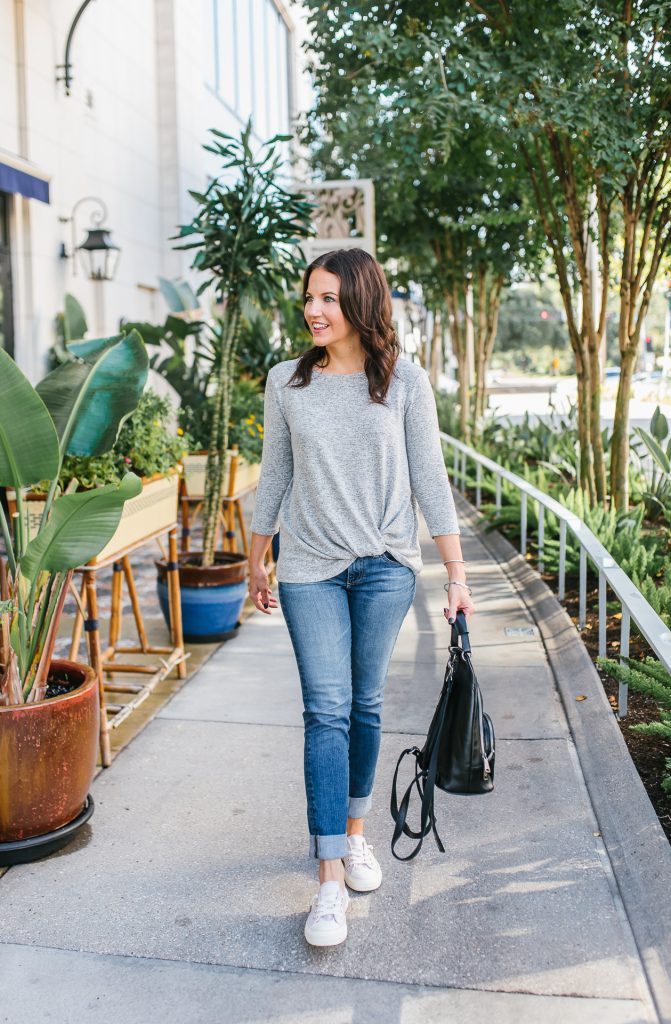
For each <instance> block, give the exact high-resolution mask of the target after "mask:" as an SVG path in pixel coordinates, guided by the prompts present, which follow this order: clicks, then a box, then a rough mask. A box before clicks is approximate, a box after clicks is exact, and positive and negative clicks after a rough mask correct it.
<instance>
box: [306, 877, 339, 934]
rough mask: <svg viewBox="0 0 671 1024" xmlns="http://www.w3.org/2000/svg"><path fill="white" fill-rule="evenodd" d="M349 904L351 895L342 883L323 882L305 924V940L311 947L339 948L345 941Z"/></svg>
mask: <svg viewBox="0 0 671 1024" xmlns="http://www.w3.org/2000/svg"><path fill="white" fill-rule="evenodd" d="M349 902H350V900H349V893H348V892H347V889H343V888H341V886H340V882H322V884H321V885H320V886H319V891H318V892H317V893H315V896H314V899H313V900H312V907H311V908H310V913H309V914H308V919H307V921H306V922H305V938H306V939H307V941H308V942H309V943H310V945H311V946H337V945H338V943H340V942H344V941H345V939H346V938H347V921H346V920H345V914H346V913H347V908H348V907H349Z"/></svg>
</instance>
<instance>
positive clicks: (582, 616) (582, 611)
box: [578, 543, 587, 629]
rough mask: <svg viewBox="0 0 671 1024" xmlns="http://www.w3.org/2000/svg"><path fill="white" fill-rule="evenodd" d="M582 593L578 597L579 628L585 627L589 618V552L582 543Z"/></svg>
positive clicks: (580, 586) (580, 584) (580, 587)
mask: <svg viewBox="0 0 671 1024" xmlns="http://www.w3.org/2000/svg"><path fill="white" fill-rule="evenodd" d="M579 589H580V594H579V598H578V629H584V628H585V622H586V620H587V552H586V551H585V549H584V547H583V546H582V543H581V544H580V583H579Z"/></svg>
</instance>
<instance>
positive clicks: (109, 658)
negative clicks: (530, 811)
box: [70, 526, 186, 768]
mask: <svg viewBox="0 0 671 1024" xmlns="http://www.w3.org/2000/svg"><path fill="white" fill-rule="evenodd" d="M164 532H165V529H164V528H161V529H160V530H157V531H156V533H154V534H152V535H150V536H148V537H144V538H143V539H142V540H141V541H138V542H137V543H135V544H131V545H129V546H128V547H127V548H126V549H124V550H121V551H116V552H115V553H114V555H113V556H111V557H110V558H108V559H104V560H102V561H96V563H95V564H91V565H85V566H82V567H81V568H80V569H77V570H76V571H77V572H78V573H80V574H81V577H82V581H81V585H80V587H79V590H77V588H76V587H74V586H73V585H72V584H71V589H72V592H73V595H74V597H75V600H76V602H77V612H76V613H75V622H74V626H73V630H72V642H71V645H70V658H71V659H72V660H73V661H76V660H77V652H78V650H79V643H80V640H81V636H82V629H83V630H84V631H85V633H86V640H87V647H88V656H89V664H90V666H91V668H93V669H94V671H95V672H96V674H97V676H98V686H99V692H100V756H101V761H102V766H103V768H108V767H109V765H110V764H111V761H112V758H111V746H110V730H111V729H116V728H118V726H120V725H121V723H122V722H124V721H125V720H126V719H127V718H128V716H129V715H130V714H132V712H133V711H134V710H135V709H136V708H137V707H139V706H140V704H142V703H144V701H145V700H146V699H147V697H149V695H150V694H151V693H153V691H154V690H155V689H156V687H157V686H158V685H159V683H160V682H162V680H163V679H165V678H166V676H167V675H168V674H169V673H170V672H171V671H172V670H173V669H176V670H177V677H178V678H179V679H186V656H185V653H184V638H183V635H182V606H181V603H180V590H179V570H178V563H177V527H176V526H172V527H171V528H170V529H169V531H168V573H167V577H168V601H169V605H170V623H171V627H170V632H171V644H170V646H166V647H156V646H152V645H151V644H150V643H149V640H148V638H147V631H146V629H145V625H144V619H143V617H142V611H141V609H140V602H139V599H138V594H137V589H136V586H135V579H134V577H133V569H132V566H131V561H130V555H131V554H133V552H134V551H137V550H138V549H139V548H141V547H143V546H144V545H145V544H147V543H148V542H149V541H153V540H156V541H158V542H159V545H160V541H159V537H160V536H161V534H163V533H164ZM109 565H112V567H113V573H112V600H111V612H110V625H109V640H108V644H107V647H106V648H105V649H104V650H103V649H102V648H101V642H100V627H99V623H98V596H97V580H96V577H97V574H98V571H99V570H100V569H104V568H107V567H108V566H109ZM124 580H125V582H126V586H127V588H128V595H129V597H130V602H131V607H132V610H133V618H134V620H135V629H136V632H137V639H138V642H137V644H134V645H133V646H130V647H129V646H123V647H121V646H119V641H120V635H121V618H122V596H123V584H124ZM121 654H124V655H126V654H143V655H145V654H149V655H151V654H154V655H159V657H158V659H157V661H155V662H153V663H150V664H137V662H136V663H133V664H128V663H124V662H120V661H118V660H117V657H118V656H119V655H121ZM124 672H126V673H132V674H133V675H143V676H147V677H148V678H147V681H146V682H145V683H121V682H115V681H114V680H113V676H114V675H117V674H118V673H124ZM105 675H106V676H107V679H105V678H104V676H105ZM120 693H127V694H131V699H130V700H128V701H126V702H124V703H121V704H119V703H108V701H107V695H108V694H120Z"/></svg>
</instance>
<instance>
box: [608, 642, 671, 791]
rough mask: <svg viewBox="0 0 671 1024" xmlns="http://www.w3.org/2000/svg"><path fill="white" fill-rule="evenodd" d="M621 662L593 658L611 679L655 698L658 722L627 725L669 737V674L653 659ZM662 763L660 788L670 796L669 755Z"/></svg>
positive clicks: (670, 682) (670, 698) (633, 728)
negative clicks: (621, 663)
mask: <svg viewBox="0 0 671 1024" xmlns="http://www.w3.org/2000/svg"><path fill="white" fill-rule="evenodd" d="M624 661H625V662H626V664H624V665H620V664H619V662H617V661H612V660H611V659H610V658H597V664H598V665H599V666H600V667H601V668H602V669H603V670H604V671H605V672H607V673H608V675H610V676H612V677H613V679H616V680H617V681H618V682H620V683H626V684H627V685H628V686H630V687H631V689H632V690H635V691H636V693H643V694H645V695H646V696H647V697H652V698H653V700H656V701H657V704H658V706H659V712H660V716H659V721H658V722H639V723H638V724H637V725H632V726H631V727H630V728H631V729H632V731H634V730H635V731H636V732H641V733H646V734H647V735H648V736H663V737H664V739H667V740H671V676H670V675H669V673H668V672H667V671H666V669H665V668H664V667H663V666H662V665H660V664H659V662H658V661H656V660H655V659H654V658H646V659H645V661H634V660H632V659H631V658H625V659H624ZM665 766H666V772H665V773H664V775H663V776H662V788H663V789H664V791H665V792H666V793H669V794H670V795H671V757H667V758H666V759H665Z"/></svg>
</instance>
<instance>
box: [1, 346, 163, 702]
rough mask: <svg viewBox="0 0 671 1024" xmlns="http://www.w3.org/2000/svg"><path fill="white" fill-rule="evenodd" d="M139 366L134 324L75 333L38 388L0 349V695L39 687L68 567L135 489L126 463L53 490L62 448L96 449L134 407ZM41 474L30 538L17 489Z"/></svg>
mask: <svg viewBox="0 0 671 1024" xmlns="http://www.w3.org/2000/svg"><path fill="white" fill-rule="evenodd" d="M70 366H72V367H73V368H74V372H72V371H69V369H68V368H69V367H70ZM64 371H67V372H64ZM146 374H147V356H146V353H145V352H144V346H143V345H142V339H141V338H139V336H138V335H136V334H133V333H131V335H129V336H121V337H115V338H107V339H97V340H96V341H94V342H91V343H83V344H82V345H81V346H78V350H77V353H76V354H73V357H72V362H68V363H67V364H63V365H62V366H60V367H58V368H57V369H56V370H54V371H53V372H52V373H51V374H49V376H48V377H46V378H45V379H44V380H43V381H42V382H41V383H40V384H39V385H38V387H37V388H36V389H35V388H33V387H32V385H31V384H30V383H29V381H28V380H27V378H26V377H25V376H24V375H23V374H22V373H21V371H20V370H19V368H18V367H17V366H16V364H15V363H14V362H13V360H12V359H11V358H10V357H9V356H8V355H7V353H5V352H3V351H1V350H0V482H1V483H2V484H3V485H5V486H11V487H13V488H14V489H15V495H16V504H17V512H18V515H17V516H16V518H15V521H14V526H15V529H14V532H13V534H12V533H11V532H10V529H9V524H8V523H7V519H6V516H5V513H4V511H3V509H2V505H0V529H1V531H2V536H3V541H4V545H5V550H6V554H7V563H8V568H9V574H8V575H9V578H8V587H9V598H8V599H5V600H4V601H3V604H2V608H1V609H0V665H1V666H2V667H1V668H0V704H10V705H14V704H21V703H23V702H24V701H27V700H28V699H29V698H30V699H36V700H41V699H42V698H43V697H44V695H45V693H46V684H47V676H48V671H49V665H50V661H51V656H52V652H53V645H54V643H55V637H56V631H57V630H58V624H59V620H60V616H61V613H62V609H63V601H64V599H65V595H66V593H67V586H68V583H69V580H70V578H71V574H72V570H73V569H74V568H76V567H77V566H79V565H81V564H83V563H84V562H86V561H88V560H89V559H90V558H92V557H93V556H95V555H96V554H98V552H99V551H101V550H102V549H103V548H104V547H105V545H106V544H107V542H108V541H109V540H110V538H111V537H112V535H113V533H114V531H115V530H116V527H117V525H118V523H119V519H120V517H121V513H122V511H123V506H124V503H125V501H126V500H127V499H128V498H131V497H133V496H134V495H135V494H138V493H139V491H140V490H141V486H142V485H141V482H140V480H139V479H138V477H136V476H134V475H133V474H132V473H127V474H125V475H124V477H123V479H122V480H121V482H120V483H118V484H112V485H109V486H107V487H102V488H98V489H95V490H93V491H89V492H86V493H82V494H69V495H62V496H61V497H56V491H57V486H58V478H59V476H60V472H61V466H62V462H63V459H64V457H65V453H66V452H67V451H72V450H73V448H74V449H75V450H76V448H77V447H79V446H80V445H82V446H84V447H86V446H87V445H88V447H89V448H90V449H91V450H92V451H100V452H102V451H104V447H102V446H103V444H104V443H106V441H107V439H110V438H111V440H112V441H113V440H114V439H115V438H116V436H117V432H118V430H119V426H120V424H121V423H122V421H123V419H124V418H125V417H126V416H127V415H128V414H129V412H131V411H132V408H133V404H134V401H137V397H136V396H137V395H138V394H139V393H140V392H141V390H142V386H143V384H144V380H145V379H146ZM121 376H123V388H121V387H119V378H120V377H121ZM54 381H58V382H59V383H60V388H59V387H56V386H54ZM93 397H96V398H97V403H96V404H95V405H94V406H92V403H91V400H92V398H93ZM100 407H102V408H104V410H105V417H106V421H105V422H103V421H102V419H101V416H100V414H99V409H100ZM78 439H80V440H78ZM110 445H111V442H110ZM43 476H48V477H49V478H50V484H49V492H48V495H47V499H46V502H45V509H44V513H43V516H42V521H41V524H40V526H39V528H38V529H37V531H36V533H35V535H34V536H33V537H32V538H31V539H28V536H27V531H26V530H25V522H26V517H25V513H24V496H23V491H24V488H25V487H26V486H29V485H31V484H34V483H35V482H36V479H37V478H38V477H43ZM7 637H9V647H7V646H6V639H7ZM31 695H32V696H31Z"/></svg>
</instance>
